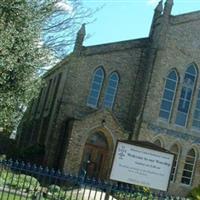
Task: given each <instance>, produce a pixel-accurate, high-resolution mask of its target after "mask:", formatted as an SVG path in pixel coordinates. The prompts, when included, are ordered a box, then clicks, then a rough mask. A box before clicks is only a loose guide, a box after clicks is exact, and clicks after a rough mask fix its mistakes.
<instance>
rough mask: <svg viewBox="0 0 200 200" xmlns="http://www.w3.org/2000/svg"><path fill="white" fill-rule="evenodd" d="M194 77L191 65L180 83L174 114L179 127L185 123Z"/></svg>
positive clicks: (195, 72)
mask: <svg viewBox="0 0 200 200" xmlns="http://www.w3.org/2000/svg"><path fill="white" fill-rule="evenodd" d="M196 76H197V70H196V67H195V66H194V65H193V64H191V65H190V66H189V67H188V68H187V70H186V72H185V76H184V80H183V83H182V89H181V96H180V99H179V104H178V111H177V114H176V121H175V123H176V124H178V125H180V126H185V125H186V122H187V118H188V113H189V109H190V104H191V100H192V94H193V90H194V86H195V82H196Z"/></svg>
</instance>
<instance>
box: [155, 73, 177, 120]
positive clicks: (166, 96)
mask: <svg viewBox="0 0 200 200" xmlns="http://www.w3.org/2000/svg"><path fill="white" fill-rule="evenodd" d="M177 80H178V77H177V73H176V71H175V70H173V71H171V72H170V73H169V74H168V76H167V78H166V81H165V88H164V92H163V96H162V102H161V106H160V113H159V117H160V118H162V119H164V120H166V121H169V119H170V115H171V110H172V106H173V102H174V97H175V93H176V87H177Z"/></svg>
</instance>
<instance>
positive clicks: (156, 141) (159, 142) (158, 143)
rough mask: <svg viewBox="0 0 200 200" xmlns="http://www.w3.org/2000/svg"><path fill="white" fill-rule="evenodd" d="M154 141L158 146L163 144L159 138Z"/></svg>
mask: <svg viewBox="0 0 200 200" xmlns="http://www.w3.org/2000/svg"><path fill="white" fill-rule="evenodd" d="M153 143H154V144H155V145H156V146H158V147H161V146H162V144H161V141H160V140H159V139H157V140H155V141H154V142H153Z"/></svg>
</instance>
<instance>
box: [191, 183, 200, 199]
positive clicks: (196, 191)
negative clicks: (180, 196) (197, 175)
mask: <svg viewBox="0 0 200 200" xmlns="http://www.w3.org/2000/svg"><path fill="white" fill-rule="evenodd" d="M188 197H189V198H191V199H196V200H200V185H199V186H198V187H196V188H193V189H192V190H191V191H190V193H189V194H188Z"/></svg>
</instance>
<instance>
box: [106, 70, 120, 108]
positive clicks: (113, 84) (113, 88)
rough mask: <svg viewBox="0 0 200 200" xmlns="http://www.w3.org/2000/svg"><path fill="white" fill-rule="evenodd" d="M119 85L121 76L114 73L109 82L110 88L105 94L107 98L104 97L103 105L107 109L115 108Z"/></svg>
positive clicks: (108, 87)
mask: <svg viewBox="0 0 200 200" xmlns="http://www.w3.org/2000/svg"><path fill="white" fill-rule="evenodd" d="M118 83H119V75H118V73H117V72H113V73H112V74H111V75H110V77H109V82H108V86H107V88H106V93H105V97H104V103H103V104H104V106H105V107H106V108H112V107H113V103H114V100H115V96H116V92H117V87H118Z"/></svg>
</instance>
